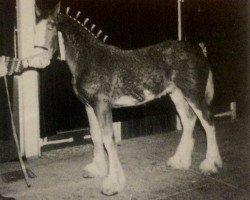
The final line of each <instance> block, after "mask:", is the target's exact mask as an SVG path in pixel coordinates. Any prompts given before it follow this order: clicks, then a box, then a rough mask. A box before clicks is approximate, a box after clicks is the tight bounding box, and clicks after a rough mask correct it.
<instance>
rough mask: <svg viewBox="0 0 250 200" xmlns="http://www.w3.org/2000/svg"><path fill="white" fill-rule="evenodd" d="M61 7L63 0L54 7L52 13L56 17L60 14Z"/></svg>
mask: <svg viewBox="0 0 250 200" xmlns="http://www.w3.org/2000/svg"><path fill="white" fill-rule="evenodd" d="M60 7H61V1H59V2H58V3H57V4H56V5H55V7H54V9H53V10H52V15H53V16H54V17H56V16H57V15H58V14H59V12H60Z"/></svg>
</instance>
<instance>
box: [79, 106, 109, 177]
mask: <svg viewBox="0 0 250 200" xmlns="http://www.w3.org/2000/svg"><path fill="white" fill-rule="evenodd" d="M86 112H87V116H88V120H89V126H90V134H91V138H92V140H93V143H94V158H93V161H92V163H90V164H88V165H87V166H86V167H85V168H84V174H83V176H84V177H85V178H92V177H103V176H105V175H106V174H107V162H106V160H105V151H104V146H103V139H102V135H101V130H100V127H99V124H98V121H97V118H96V115H95V112H94V110H93V108H92V107H90V106H86Z"/></svg>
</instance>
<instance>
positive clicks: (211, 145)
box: [189, 101, 222, 174]
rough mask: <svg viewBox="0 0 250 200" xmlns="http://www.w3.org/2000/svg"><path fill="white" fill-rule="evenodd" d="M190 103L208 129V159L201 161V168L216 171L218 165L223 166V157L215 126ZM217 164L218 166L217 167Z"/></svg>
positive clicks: (204, 171)
mask: <svg viewBox="0 0 250 200" xmlns="http://www.w3.org/2000/svg"><path fill="white" fill-rule="evenodd" d="M189 105H190V106H191V107H192V108H193V110H194V112H195V113H196V115H197V116H198V118H199V119H200V122H201V124H202V126H203V128H204V130H205V131H206V136H207V153H206V159H205V160H204V161H203V162H202V163H201V165H200V170H201V171H202V173H204V174H210V173H216V172H217V171H218V170H217V167H222V159H221V156H220V153H219V148H218V145H217V141H216V136H215V127H214V126H213V125H210V124H209V123H208V122H207V121H206V120H205V119H204V117H203V115H202V111H201V110H199V109H197V108H196V106H195V105H194V104H193V103H191V102H190V101H189ZM216 166H217V167H216Z"/></svg>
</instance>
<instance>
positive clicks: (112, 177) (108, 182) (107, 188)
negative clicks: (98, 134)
mask: <svg viewBox="0 0 250 200" xmlns="http://www.w3.org/2000/svg"><path fill="white" fill-rule="evenodd" d="M103 140H104V144H105V147H106V149H107V152H108V156H109V174H108V177H107V178H106V179H105V180H104V183H103V187H102V192H103V193H104V194H106V195H114V194H116V193H118V192H120V191H121V190H122V189H123V188H124V187H125V184H126V178H125V175H124V172H123V169H122V166H121V163H120V161H119V158H118V154H117V149H116V144H115V143H114V141H113V139H112V136H110V135H107V136H104V138H103Z"/></svg>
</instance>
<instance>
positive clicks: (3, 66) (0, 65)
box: [0, 56, 8, 77]
mask: <svg viewBox="0 0 250 200" xmlns="http://www.w3.org/2000/svg"><path fill="white" fill-rule="evenodd" d="M7 73H8V69H7V63H6V62H5V56H0V77H2V76H6V74H7Z"/></svg>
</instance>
